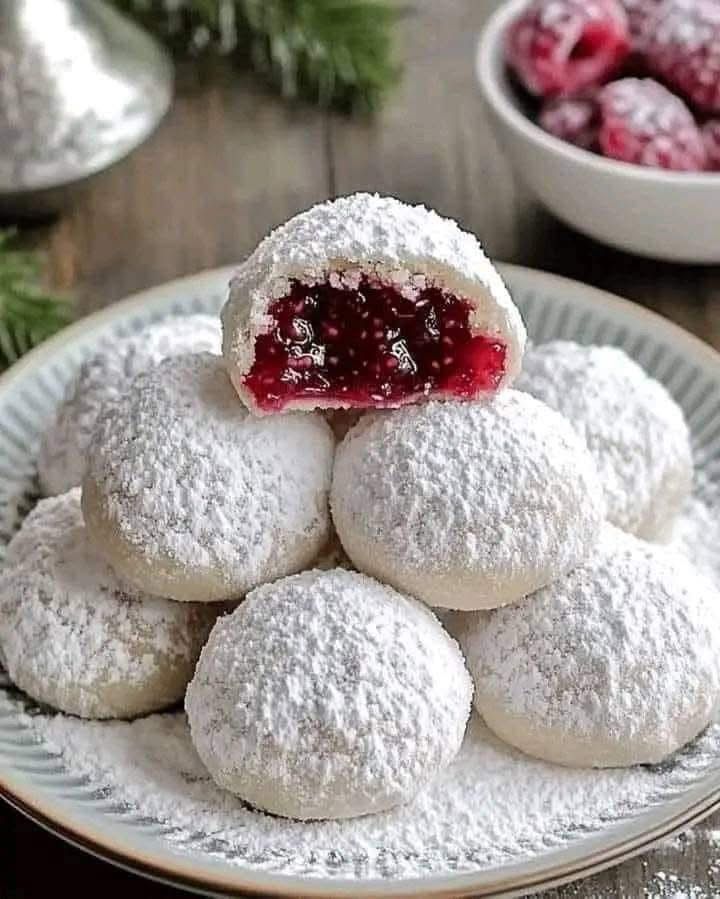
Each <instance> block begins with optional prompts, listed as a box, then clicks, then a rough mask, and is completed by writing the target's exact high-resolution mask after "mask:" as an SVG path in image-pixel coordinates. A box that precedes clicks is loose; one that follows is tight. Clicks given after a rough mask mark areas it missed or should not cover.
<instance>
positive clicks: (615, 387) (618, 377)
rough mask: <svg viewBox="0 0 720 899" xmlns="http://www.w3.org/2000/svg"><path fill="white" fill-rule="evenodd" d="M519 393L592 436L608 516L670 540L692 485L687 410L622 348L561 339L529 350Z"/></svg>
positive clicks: (621, 525) (642, 534)
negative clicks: (559, 413) (583, 343)
mask: <svg viewBox="0 0 720 899" xmlns="http://www.w3.org/2000/svg"><path fill="white" fill-rule="evenodd" d="M517 387H518V389H519V390H526V391H527V392H528V393H531V394H532V395H533V396H535V397H537V398H538V399H540V400H542V401H543V402H545V403H547V404H548V406H552V408H553V409H557V411H558V412H561V413H562V414H563V415H564V416H565V417H566V418H567V419H568V420H569V421H570V422H571V423H572V425H573V427H574V428H575V429H576V431H577V432H578V433H579V434H580V435H581V436H582V437H583V438H584V440H585V442H586V443H587V445H588V448H589V450H590V453H591V454H592V456H593V458H594V459H595V464H596V465H597V468H598V473H599V475H600V482H601V484H602V487H603V493H604V494H605V500H606V503H607V508H608V519H609V520H610V521H611V522H612V523H613V524H614V525H616V526H617V527H619V528H622V529H623V530H625V531H629V532H630V533H632V534H636V535H637V536H639V537H644V538H645V539H647V540H667V539H669V537H670V535H671V531H672V526H673V524H674V522H675V520H676V518H677V515H678V513H679V512H680V509H681V508H682V505H683V503H684V502H685V500H686V499H687V497H688V495H689V493H690V489H691V486H692V477H693V462H692V452H691V449H690V434H689V432H688V428H687V425H686V424H685V419H684V417H683V413H682V410H681V409H680V407H679V406H678V405H677V403H676V402H675V401H674V400H673V399H672V397H671V396H670V394H669V393H668V392H667V390H666V389H665V388H664V387H663V386H662V384H660V383H659V382H658V381H655V380H654V379H653V378H650V377H648V375H647V374H646V373H645V372H644V371H643V370H642V369H641V368H640V366H639V365H637V364H636V363H635V362H633V361H632V359H630V358H629V357H628V356H627V354H626V353H624V352H623V351H622V350H619V349H616V348H615V347H607V346H604V347H600V346H587V347H586V346H580V345H579V344H576V343H571V342H569V341H563V340H558V341H553V342H552V343H547V344H544V345H541V346H537V347H533V348H532V349H531V350H530V351H529V352H528V353H527V355H526V357H525V362H524V367H523V372H522V374H521V375H520V377H519V378H518V381H517Z"/></svg>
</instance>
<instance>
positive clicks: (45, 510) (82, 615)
mask: <svg viewBox="0 0 720 899" xmlns="http://www.w3.org/2000/svg"><path fill="white" fill-rule="evenodd" d="M216 617H217V615H216V613H215V611H214V607H209V606H202V605H195V604H189V603H185V604H181V603H175V602H172V601H171V600H167V599H158V598H157V597H153V596H147V595H143V594H140V593H137V592H135V591H133V590H130V589H128V588H127V587H125V586H124V585H122V584H121V583H120V582H119V580H118V578H117V577H116V576H115V574H114V573H113V572H112V570H111V569H110V568H109V566H108V565H107V563H106V562H105V561H104V560H103V559H101V558H100V556H99V555H98V553H97V552H96V550H95V548H94V546H93V545H92V544H91V542H90V540H89V539H88V533H87V530H86V529H85V526H84V524H83V520H82V513H81V511H80V490H79V489H77V488H76V489H74V490H71V491H70V492H69V493H66V494H63V495H62V496H58V497H53V498H51V499H46V500H41V501H40V502H39V503H38V505H37V506H36V507H35V509H33V511H32V512H31V513H30V514H29V515H28V517H27V518H26V520H25V522H24V523H23V526H22V529H21V530H20V531H19V532H18V534H17V535H16V536H15V537H14V538H13V539H12V540H11V541H10V544H9V546H8V551H7V558H6V561H5V566H4V568H3V571H2V573H1V574H0V647H1V648H2V652H1V653H0V655H2V658H3V661H4V664H5V666H6V668H7V672H8V675H9V676H10V678H11V679H12V680H13V681H14V683H15V684H17V686H18V687H20V689H21V690H24V691H25V692H26V693H28V694H29V695H30V696H32V697H33V698H34V699H36V700H37V701H39V702H44V703H47V704H48V705H51V706H53V707H54V708H56V709H60V710H61V711H63V712H67V713H68V714H72V715H79V716H81V717H83V718H133V717H136V716H138V715H144V714H147V713H148V712H152V711H156V710H158V709H163V708H166V707H167V706H170V705H173V704H174V703H176V702H178V701H179V700H180V699H182V697H183V695H184V693H185V688H186V686H187V684H188V681H189V680H190V678H191V677H192V674H193V670H194V668H195V662H196V661H197V658H198V656H199V654H200V649H201V648H202V645H203V643H204V642H205V640H206V639H207V636H208V634H209V632H210V628H211V627H212V625H213V623H214V621H215V619H216Z"/></svg>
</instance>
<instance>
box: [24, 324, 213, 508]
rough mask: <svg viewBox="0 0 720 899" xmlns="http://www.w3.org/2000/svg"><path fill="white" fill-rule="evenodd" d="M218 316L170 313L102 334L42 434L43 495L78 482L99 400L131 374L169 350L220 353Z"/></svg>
mask: <svg viewBox="0 0 720 899" xmlns="http://www.w3.org/2000/svg"><path fill="white" fill-rule="evenodd" d="M221 339H222V338H221V332H220V322H219V320H218V319H217V318H213V317H212V316H209V315H189V316H186V317H181V318H169V319H166V320H165V321H161V322H159V323H158V324H156V325H151V326H150V327H149V328H145V329H144V330H143V331H141V332H140V333H139V334H135V335H133V336H132V337H126V338H124V339H121V340H114V341H110V340H106V341H104V342H103V344H102V346H101V347H100V348H99V349H98V350H97V352H95V353H93V355H92V356H91V357H90V358H89V359H87V360H86V361H85V362H83V364H82V365H81V366H80V371H79V373H78V376H77V378H76V379H75V380H74V381H73V382H72V383H71V385H70V387H69V389H68V392H67V395H66V397H65V399H64V400H63V402H62V403H61V404H60V408H59V409H58V413H57V416H56V418H55V421H54V422H53V424H52V425H51V426H50V427H49V428H48V430H47V431H46V432H45V434H44V435H43V439H42V442H41V445H40V455H39V458H38V473H39V476H40V486H41V488H42V491H43V493H44V494H45V495H47V496H54V495H56V494H58V493H64V492H65V491H66V490H70V488H71V487H78V486H79V485H80V484H81V483H82V479H83V475H84V474H85V465H86V453H87V447H88V444H89V443H90V438H91V436H92V431H93V428H94V427H95V422H96V421H97V418H98V415H99V414H100V410H101V409H102V407H103V405H104V404H105V403H108V402H112V401H113V400H116V399H117V398H118V397H120V396H122V395H123V394H124V393H125V391H126V390H127V389H128V387H129V385H130V383H131V382H132V380H133V378H135V377H136V376H137V375H139V374H140V372H142V371H145V369H147V368H150V367H151V366H152V365H157V363H158V362H160V361H161V360H163V359H166V358H167V357H168V356H177V355H181V354H182V353H201V352H210V353H219V352H220V344H221Z"/></svg>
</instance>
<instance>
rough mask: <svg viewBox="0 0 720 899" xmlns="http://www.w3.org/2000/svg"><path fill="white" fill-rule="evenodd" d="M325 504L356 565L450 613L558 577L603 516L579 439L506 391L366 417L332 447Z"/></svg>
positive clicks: (592, 538) (587, 547)
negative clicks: (483, 398)
mask: <svg viewBox="0 0 720 899" xmlns="http://www.w3.org/2000/svg"><path fill="white" fill-rule="evenodd" d="M331 497H332V501H331V505H332V514H333V519H334V522H335V527H336V529H337V532H338V535H339V536H340V540H341V541H342V544H343V547H344V548H345V551H346V552H347V554H348V556H349V557H350V558H351V559H352V561H353V563H354V564H355V565H356V566H357V568H359V569H360V570H361V571H365V572H366V573H367V574H371V575H373V576H374V577H377V578H379V579H380V580H382V581H385V582H386V583H389V584H393V586H395V587H397V588H398V589H400V590H405V591H406V592H408V593H411V594H413V595H414V596H417V597H418V598H420V599H422V600H424V601H425V602H427V603H428V604H429V605H432V606H440V607H445V608H450V609H480V608H493V607H495V606H500V605H504V604H505V603H510V602H514V601H516V600H518V599H520V598H521V597H523V596H526V595H527V594H528V593H532V592H533V591H534V590H537V589H538V588H539V587H542V586H544V585H545V584H547V583H549V582H550V581H552V580H553V579H554V578H556V577H559V576H560V575H562V574H564V573H565V572H566V571H568V570H570V569H571V568H572V567H573V566H575V565H577V564H578V563H580V562H582V561H583V559H585V557H586V556H587V555H588V553H589V552H591V551H592V549H593V546H594V544H595V542H596V540H597V537H598V534H599V531H600V526H601V522H602V521H603V519H604V515H605V507H604V503H603V501H602V496H601V491H600V485H599V483H598V478H597V473H596V471H595V466H594V464H593V461H592V459H591V458H590V455H589V453H588V451H587V449H586V448H585V446H584V445H583V443H582V440H580V438H579V437H578V436H577V435H576V434H575V432H574V431H573V429H572V428H571V426H570V425H569V424H568V422H567V421H565V419H564V418H563V417H562V416H561V415H559V414H558V413H557V412H553V410H552V409H549V408H548V407H547V406H545V405H543V404H542V403H540V402H538V401H537V400H535V399H533V398H532V397H531V396H528V395H527V394H524V393H518V392H517V391H514V390H506V391H502V392H501V393H500V394H498V395H497V396H496V397H495V398H494V399H493V400H492V402H486V403H477V404H475V403H438V402H431V403H428V404H426V405H423V406H413V407H406V408H404V409H399V410H397V411H395V412H381V413H374V414H372V415H367V416H365V417H364V418H363V419H362V421H361V422H360V423H359V424H357V425H356V426H355V427H354V428H353V429H352V430H351V431H350V432H349V433H348V435H347V437H345V439H344V440H343V442H342V443H341V444H340V446H339V447H338V450H337V455H336V459H335V469H334V474H333V486H332V494H331Z"/></svg>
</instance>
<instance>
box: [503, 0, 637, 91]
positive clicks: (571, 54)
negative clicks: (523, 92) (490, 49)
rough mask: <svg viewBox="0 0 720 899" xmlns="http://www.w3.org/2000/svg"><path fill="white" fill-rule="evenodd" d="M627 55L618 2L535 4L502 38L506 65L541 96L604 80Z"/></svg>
mask: <svg viewBox="0 0 720 899" xmlns="http://www.w3.org/2000/svg"><path fill="white" fill-rule="evenodd" d="M629 52H630V31H629V27H628V21H627V16H626V15H625V11H624V10H623V8H622V6H621V5H620V2H619V0H533V2H532V3H530V6H529V7H528V8H527V10H525V12H524V13H523V14H522V15H521V16H519V18H517V19H516V20H515V21H514V22H513V24H512V25H511V26H510V28H509V29H508V33H507V36H506V53H507V60H508V63H509V64H510V66H511V67H512V69H513V71H514V72H515V73H516V75H517V76H518V78H519V79H520V81H521V82H522V84H523V85H524V86H525V87H526V88H527V89H528V90H529V91H530V92H531V93H533V94H537V95H538V96H542V97H553V96H570V95H572V94H576V93H578V92H580V91H582V90H584V89H585V88H587V87H590V86H592V85H597V84H600V83H602V82H603V81H606V80H607V79H608V78H609V77H610V76H611V75H613V73H615V72H616V71H617V69H618V67H619V66H620V64H621V63H622V61H623V60H624V59H625V57H626V56H627V55H628V53H629Z"/></svg>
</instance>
